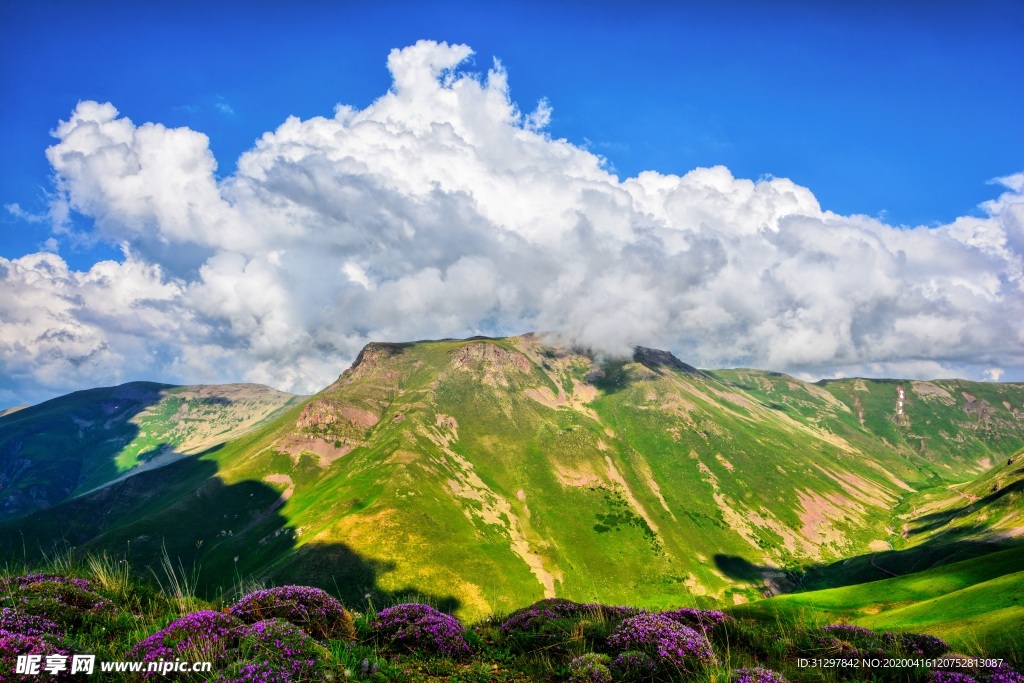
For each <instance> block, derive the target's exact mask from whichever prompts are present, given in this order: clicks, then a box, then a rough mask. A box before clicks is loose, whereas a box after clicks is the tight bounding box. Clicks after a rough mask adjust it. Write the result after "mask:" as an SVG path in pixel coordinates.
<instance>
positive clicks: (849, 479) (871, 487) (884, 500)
mask: <svg viewBox="0 0 1024 683" xmlns="http://www.w3.org/2000/svg"><path fill="white" fill-rule="evenodd" d="M815 467H817V468H818V469H819V470H820V471H821V472H823V473H825V475H827V476H828V477H829V478H830V479H832V480H833V481H835V482H836V483H838V484H839V485H840V486H842V487H843V490H844V491H846V492H847V493H848V494H850V495H851V496H853V497H854V498H856V499H857V500H863V501H866V502H868V503H871V504H872V505H874V506H876V507H880V508H889V507H891V506H892V505H893V504H894V503H895V502H896V501H897V497H896V496H895V495H893V494H892V493H890V492H889V491H886V490H885V489H883V488H882V487H881V486H879V485H878V484H876V483H874V482H871V481H868V480H867V479H865V478H864V477H861V476H859V475H856V474H853V473H852V472H833V471H832V470H830V469H828V468H825V467H822V466H821V465H818V464H815ZM861 509H862V510H863V508H861Z"/></svg>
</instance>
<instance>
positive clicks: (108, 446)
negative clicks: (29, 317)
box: [0, 382, 296, 519]
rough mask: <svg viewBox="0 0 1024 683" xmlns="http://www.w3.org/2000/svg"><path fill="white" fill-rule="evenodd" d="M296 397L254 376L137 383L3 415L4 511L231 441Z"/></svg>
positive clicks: (42, 504) (0, 505)
mask: <svg viewBox="0 0 1024 683" xmlns="http://www.w3.org/2000/svg"><path fill="white" fill-rule="evenodd" d="M295 400H296V397H295V396H293V395H291V394H286V393H284V392H280V391H276V390H274V389H271V388H269V387H264V386H259V385H255V384H231V385H224V386H193V387H175V386H170V385H166V384H154V383H152V382H131V383H129V384H122V385H121V386H117V387H108V388H102V389H90V390H88V391H79V392H76V393H73V394H69V395H68V396H62V397H60V398H56V399H53V400H50V401H46V402H45V403H41V404H39V405H37V406H32V407H26V408H23V409H20V410H17V411H14V412H10V413H7V414H5V415H2V416H0V519H11V518H16V517H19V516H22V515H25V514H26V513H29V512H32V511H34V510H38V509H41V508H47V507H50V506H52V505H55V504H57V503H59V502H61V501H63V500H65V499H67V498H69V497H73V496H75V495H80V494H82V493H85V492H88V491H91V490H93V489H95V488H98V487H100V486H103V485H105V484H108V483H109V482H111V481H113V480H115V479H117V478H119V477H122V476H124V475H125V474H128V473H132V472H136V471H139V470H143V469H152V468H155V467H159V466H161V465H163V464H166V463H168V462H172V461H173V460H175V459H177V458H180V457H181V456H183V455H189V454H194V453H198V452H200V451H202V450H205V449H207V448H210V447H212V446H214V445H217V444H220V443H224V442H225V441H229V440H231V439H233V438H235V437H237V436H240V435H241V434H244V433H245V432H246V431H248V430H249V429H251V428H252V427H254V426H255V425H257V424H260V423H261V422H265V421H267V420H269V419H272V418H273V417H274V416H276V415H277V414H278V413H279V412H280V410H281V409H282V408H283V407H284V406H287V405H289V404H290V403H292V402H294V401H295Z"/></svg>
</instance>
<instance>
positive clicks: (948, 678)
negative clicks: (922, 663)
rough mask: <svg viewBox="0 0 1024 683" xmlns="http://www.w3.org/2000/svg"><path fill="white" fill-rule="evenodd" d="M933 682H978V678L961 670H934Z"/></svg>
mask: <svg viewBox="0 0 1024 683" xmlns="http://www.w3.org/2000/svg"><path fill="white" fill-rule="evenodd" d="M931 681H932V683H978V679H977V678H975V677H974V676H971V675H970V674H965V673H963V672H961V671H933V672H932V677H931Z"/></svg>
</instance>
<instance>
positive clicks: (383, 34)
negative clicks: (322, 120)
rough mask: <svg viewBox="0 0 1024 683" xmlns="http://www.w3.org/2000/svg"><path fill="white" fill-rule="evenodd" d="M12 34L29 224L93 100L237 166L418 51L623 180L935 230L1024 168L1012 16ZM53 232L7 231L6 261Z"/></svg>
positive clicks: (711, 8) (360, 18)
mask: <svg viewBox="0 0 1024 683" xmlns="http://www.w3.org/2000/svg"><path fill="white" fill-rule="evenodd" d="M0 26H3V29H0V30H2V31H3V34H2V40H0V62H2V65H3V71H2V72H0V79H2V80H0V93H2V94H3V99H4V101H5V102H6V105H5V106H4V107H3V108H2V112H0V125H2V126H3V130H5V131H7V134H6V135H5V138H6V139H7V144H6V147H7V149H6V151H5V154H4V155H3V156H2V157H0V201H2V202H3V203H4V204H10V203H18V204H20V205H21V206H22V207H23V208H25V209H26V210H32V209H38V207H39V205H40V202H41V190H43V189H45V188H46V187H47V179H48V175H49V168H48V165H47V163H46V160H45V158H44V156H43V150H44V149H45V148H46V147H47V146H49V145H50V144H52V142H53V140H52V138H50V136H49V135H48V131H50V130H51V129H52V128H53V127H54V125H55V124H56V122H57V121H58V120H59V119H62V118H65V117H66V116H67V114H68V112H69V111H71V109H72V108H73V107H74V105H75V103H76V102H78V101H79V100H83V99H95V100H99V101H110V102H113V103H114V104H115V106H117V107H118V109H119V110H120V111H121V112H122V113H123V114H125V115H126V116H128V117H129V118H132V119H133V120H136V121H161V122H163V123H165V124H167V125H173V126H177V125H181V126H189V127H191V128H194V129H196V130H199V131H202V132H204V133H206V134H207V135H208V136H209V137H210V141H211V147H212V149H213V152H214V154H215V156H216V157H217V161H218V163H219V165H220V171H221V173H230V172H231V171H232V170H233V168H234V163H235V160H236V159H237V157H238V155H239V154H240V153H241V152H242V151H244V150H245V149H248V147H249V146H251V144H252V142H253V141H254V140H255V139H256V138H257V137H258V136H259V135H261V134H262V133H263V132H264V131H267V130H271V129H273V128H274V127H276V126H277V125H278V124H279V123H280V122H282V121H283V120H284V119H285V118H286V117H287V116H289V115H296V116H299V117H302V118H307V117H310V116H314V115H329V114H330V112H331V110H332V108H333V106H334V105H335V104H336V103H339V102H341V103H346V104H352V105H355V106H365V105H367V104H369V103H370V102H371V101H372V100H373V99H375V98H376V97H378V96H379V95H380V94H381V93H382V92H383V91H384V90H386V89H387V87H388V86H389V84H390V79H389V77H388V74H387V71H386V70H385V68H384V63H383V57H384V55H386V54H387V52H388V51H389V50H390V49H392V48H394V47H402V46H405V45H409V44H412V43H414V42H415V41H416V40H418V39H420V38H428V39H434V40H439V41H448V42H456V43H467V44H469V45H471V46H472V47H473V49H474V50H475V51H476V56H475V61H476V63H477V66H478V67H481V68H486V67H487V66H488V65H489V61H490V59H491V58H492V57H498V58H499V59H501V60H502V61H503V63H504V64H505V66H506V68H507V69H508V71H509V74H510V79H511V81H512V96H513V98H514V99H515V100H517V101H519V102H522V103H526V104H527V105H529V104H530V103H532V102H535V101H536V100H538V99H539V98H541V97H546V98H548V100H549V101H550V103H551V105H552V107H553V109H554V116H553V118H552V122H551V126H550V132H551V134H552V135H554V136H558V137H565V138H567V139H568V140H569V141H571V142H575V143H581V144H589V146H590V148H591V149H592V150H593V151H594V152H596V153H598V154H601V155H603V156H604V157H606V158H607V159H608V160H609V162H610V163H611V164H612V165H613V167H614V169H615V170H616V171H617V172H618V174H619V175H620V176H625V175H634V174H636V173H637V172H639V171H641V170H647V169H652V170H658V171H662V172H671V173H685V172H686V171H688V170H690V169H692V168H694V167H697V166H712V165H715V164H724V165H726V166H728V167H729V168H730V169H731V170H732V171H733V173H734V174H735V175H736V176H738V177H746V178H757V177H760V176H762V175H765V174H772V175H775V176H781V177H787V178H791V179H792V180H794V181H795V182H797V183H800V184H802V185H804V186H807V187H810V188H811V189H812V190H813V191H814V192H815V194H816V195H817V196H818V198H819V200H820V201H821V203H822V205H823V207H824V208H827V209H831V210H834V211H837V212H840V213H845V214H849V213H864V214H868V215H872V216H875V215H879V214H882V213H883V212H884V215H885V216H887V218H888V220H889V221H891V222H894V223H897V224H909V225H918V224H937V223H939V222H943V221H948V220H951V219H952V218H954V217H956V216H960V215H964V214H966V213H969V212H971V211H972V210H973V209H974V207H975V206H976V205H977V204H978V203H980V202H982V201H984V200H986V199H990V198H991V197H993V196H994V195H995V194H996V193H995V191H994V190H993V188H992V187H991V186H987V185H986V184H985V181H987V180H989V179H991V178H995V177H999V176H1005V175H1009V174H1011V173H1016V172H1018V171H1020V170H1021V167H1022V166H1024V135H1021V134H1020V115H1021V112H1022V111H1024V88H1022V87H1020V84H1021V82H1022V81H1021V77H1022V74H1024V48H1021V45H1022V44H1024V5H1021V3H1016V2H1002V3H957V2H903V3H883V2H865V3H819V2H789V3H786V2H782V3H755V2H725V3H704V2H690V3H686V2H682V3H642V4H640V5H639V6H637V5H632V4H626V3H609V2H585V3H528V2H527V3H523V2H514V3H507V2H505V3H479V2H466V3H420V2H412V3H402V2H384V3H337V2H298V3H280V2H250V3H230V2H153V3H138V2H93V3H80V2H45V1H43V2H38V1H33V2H7V3H4V4H3V5H2V6H0ZM227 112H231V113H227ZM47 236H48V235H47V231H46V229H45V227H44V226H38V227H36V228H34V229H33V227H32V226H28V225H26V224H24V223H20V224H19V223H17V222H14V223H12V221H11V218H10V217H7V218H6V219H5V223H4V230H3V233H2V240H3V241H2V243H0V249H2V251H3V253H4V254H5V255H20V254H21V253H27V252H28V251H30V250H34V249H35V248H36V244H37V243H41V242H42V241H44V240H45V239H46V237H47ZM68 255H69V256H75V254H68ZM89 258H90V256H89V255H83V256H82V261H81V263H83V264H84V263H85V262H86V261H87V260H88V259H89ZM77 260H78V259H76V261H77Z"/></svg>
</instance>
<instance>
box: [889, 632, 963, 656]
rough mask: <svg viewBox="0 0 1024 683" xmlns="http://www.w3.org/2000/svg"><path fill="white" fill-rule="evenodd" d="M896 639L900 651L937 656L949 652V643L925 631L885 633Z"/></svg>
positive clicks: (909, 653) (915, 654)
mask: <svg viewBox="0 0 1024 683" xmlns="http://www.w3.org/2000/svg"><path fill="white" fill-rule="evenodd" d="M885 635H886V636H891V637H892V638H894V639H895V640H896V643H897V645H898V647H899V649H900V651H901V652H903V653H905V654H908V655H914V656H917V657H938V656H939V655H941V654H943V653H945V652H949V645H947V644H946V643H945V641H943V640H942V639H941V638H936V637H935V636H933V635H929V634H927V633H898V634H895V635H894V634H890V633H886V634H885Z"/></svg>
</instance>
